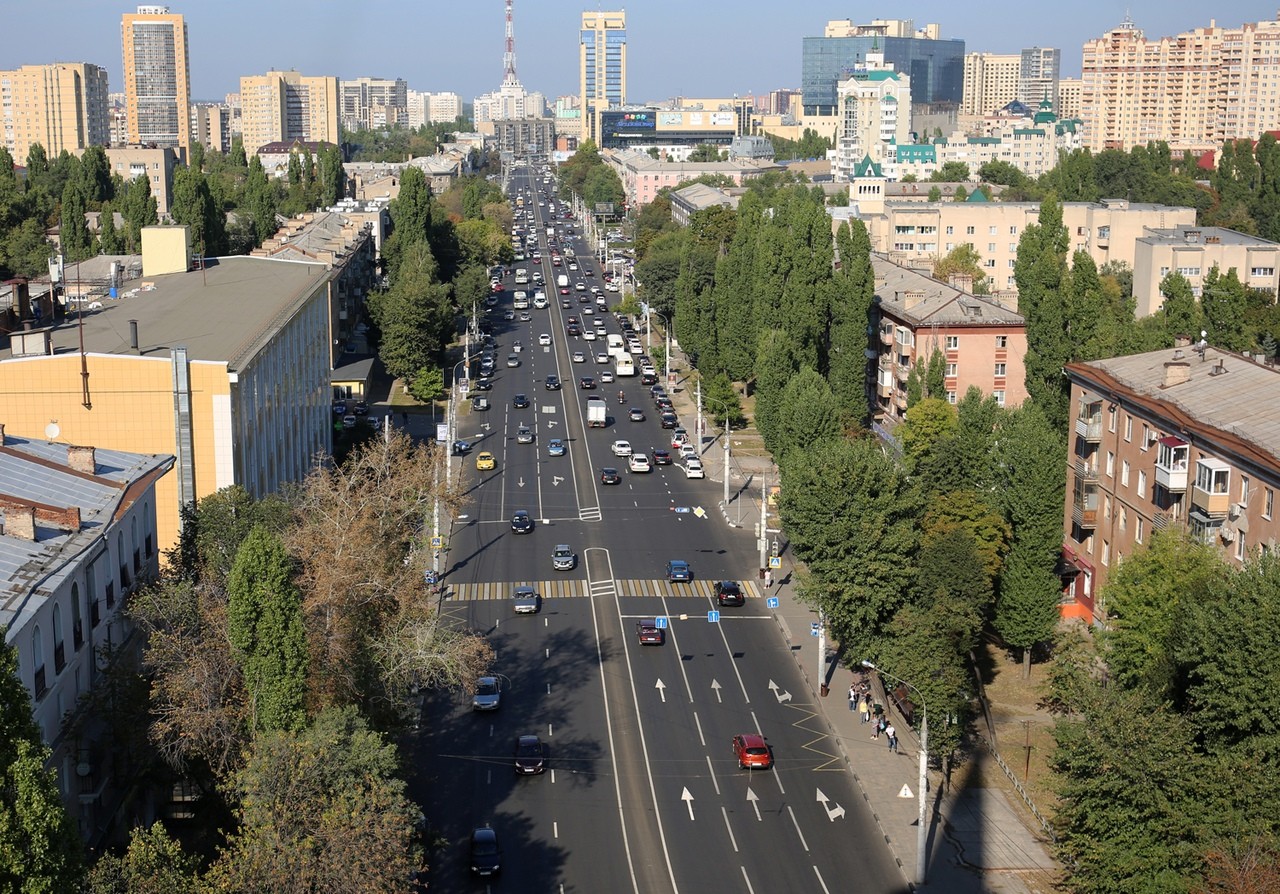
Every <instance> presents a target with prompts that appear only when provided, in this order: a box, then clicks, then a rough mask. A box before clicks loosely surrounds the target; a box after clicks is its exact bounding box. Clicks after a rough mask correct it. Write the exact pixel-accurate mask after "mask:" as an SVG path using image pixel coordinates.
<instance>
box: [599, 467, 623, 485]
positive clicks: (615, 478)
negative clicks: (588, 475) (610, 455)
mask: <svg viewBox="0 0 1280 894" xmlns="http://www.w3.org/2000/svg"><path fill="white" fill-rule="evenodd" d="M600 483H601V484H621V483H622V476H621V475H619V474H618V470H617V469H615V468H613V467H612V466H605V467H604V468H603V469H601V470H600Z"/></svg>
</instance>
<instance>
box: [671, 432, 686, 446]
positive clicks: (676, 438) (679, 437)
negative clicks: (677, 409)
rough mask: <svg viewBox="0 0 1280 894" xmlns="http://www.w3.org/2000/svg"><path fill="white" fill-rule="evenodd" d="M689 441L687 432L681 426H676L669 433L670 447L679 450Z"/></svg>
mask: <svg viewBox="0 0 1280 894" xmlns="http://www.w3.org/2000/svg"><path fill="white" fill-rule="evenodd" d="M688 443H689V433H688V432H687V431H685V430H684V429H683V428H677V429H676V430H675V431H673V432H672V433H671V449H673V450H679V449H680V448H681V447H683V446H684V445H685V444H688Z"/></svg>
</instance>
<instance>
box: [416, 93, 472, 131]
mask: <svg viewBox="0 0 1280 894" xmlns="http://www.w3.org/2000/svg"><path fill="white" fill-rule="evenodd" d="M405 106H406V108H407V109H408V115H409V126H410V127H421V126H422V125H424V124H437V123H440V122H450V121H455V120H457V119H458V118H461V117H462V97H461V96H459V95H458V94H456V93H423V92H420V91H418V90H410V91H408V93H407V94H406V96H405Z"/></svg>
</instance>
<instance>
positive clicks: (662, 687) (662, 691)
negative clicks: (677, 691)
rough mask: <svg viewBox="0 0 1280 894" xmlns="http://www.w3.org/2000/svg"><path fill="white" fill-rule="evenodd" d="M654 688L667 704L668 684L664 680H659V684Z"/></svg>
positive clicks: (655, 684) (654, 685)
mask: <svg viewBox="0 0 1280 894" xmlns="http://www.w3.org/2000/svg"><path fill="white" fill-rule="evenodd" d="M653 688H654V689H656V690H658V695H660V696H662V703H663V704H664V705H665V704H666V703H667V684H666V683H663V682H662V678H661V677H659V678H658V682H657V683H654V684H653Z"/></svg>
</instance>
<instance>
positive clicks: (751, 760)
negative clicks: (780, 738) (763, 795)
mask: <svg viewBox="0 0 1280 894" xmlns="http://www.w3.org/2000/svg"><path fill="white" fill-rule="evenodd" d="M732 744H733V756H734V757H735V758H737V760H738V769H739V770H768V769H769V768H770V767H772V766H773V749H772V748H770V747H769V743H768V742H767V741H765V738H764V736H760V735H757V734H755V733H742V734H741V735H737V736H734V737H733V743H732Z"/></svg>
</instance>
